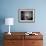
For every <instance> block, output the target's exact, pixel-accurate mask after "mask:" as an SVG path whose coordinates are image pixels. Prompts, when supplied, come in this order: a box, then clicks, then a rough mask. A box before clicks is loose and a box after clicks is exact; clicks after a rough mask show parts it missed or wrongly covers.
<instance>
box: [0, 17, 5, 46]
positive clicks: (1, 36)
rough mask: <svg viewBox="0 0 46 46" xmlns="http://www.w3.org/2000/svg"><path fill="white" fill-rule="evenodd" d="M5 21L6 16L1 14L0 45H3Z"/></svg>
mask: <svg viewBox="0 0 46 46" xmlns="http://www.w3.org/2000/svg"><path fill="white" fill-rule="evenodd" d="M4 23H5V17H4V16H0V46H3V34H4V33H3V32H2V25H3V24H4Z"/></svg>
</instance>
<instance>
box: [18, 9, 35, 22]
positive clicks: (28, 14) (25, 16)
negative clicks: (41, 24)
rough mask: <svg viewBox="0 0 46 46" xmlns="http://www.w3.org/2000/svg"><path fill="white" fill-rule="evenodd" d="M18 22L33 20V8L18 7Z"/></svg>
mask: <svg viewBox="0 0 46 46" xmlns="http://www.w3.org/2000/svg"><path fill="white" fill-rule="evenodd" d="M18 15H19V22H34V21H35V18H34V17H35V9H19V13H18Z"/></svg>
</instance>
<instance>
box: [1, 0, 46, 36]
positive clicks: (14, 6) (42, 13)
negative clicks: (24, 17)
mask: <svg viewBox="0 0 46 46" xmlns="http://www.w3.org/2000/svg"><path fill="white" fill-rule="evenodd" d="M22 8H25V9H28V8H29V9H35V23H19V22H18V9H22ZM7 17H13V18H14V19H15V23H14V26H12V27H11V31H12V32H14V31H15V32H27V31H29V32H31V31H32V32H34V31H38V32H39V31H40V32H43V34H44V33H45V32H46V0H0V19H1V20H2V19H3V21H4V19H5V18H7ZM6 31H7V32H8V26H6V25H5V24H4V23H2V22H1V24H0V32H6ZM45 35H46V33H45Z"/></svg>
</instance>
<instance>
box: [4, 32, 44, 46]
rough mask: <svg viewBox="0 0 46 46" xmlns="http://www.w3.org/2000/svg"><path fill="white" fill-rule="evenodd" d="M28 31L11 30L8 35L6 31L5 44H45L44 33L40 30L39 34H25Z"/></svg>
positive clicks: (37, 45) (35, 45)
mask: <svg viewBox="0 0 46 46" xmlns="http://www.w3.org/2000/svg"><path fill="white" fill-rule="evenodd" d="M25 33H26V32H11V35H8V34H7V32H5V33H4V46H43V35H42V34H41V33H40V32H33V33H37V34H38V35H25Z"/></svg>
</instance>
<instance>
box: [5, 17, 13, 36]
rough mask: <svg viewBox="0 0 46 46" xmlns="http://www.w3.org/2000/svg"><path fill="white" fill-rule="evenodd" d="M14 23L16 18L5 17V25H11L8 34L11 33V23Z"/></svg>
mask: <svg viewBox="0 0 46 46" xmlns="http://www.w3.org/2000/svg"><path fill="white" fill-rule="evenodd" d="M13 24H14V19H13V18H5V25H9V32H8V34H9V35H11V33H10V25H13Z"/></svg>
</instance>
